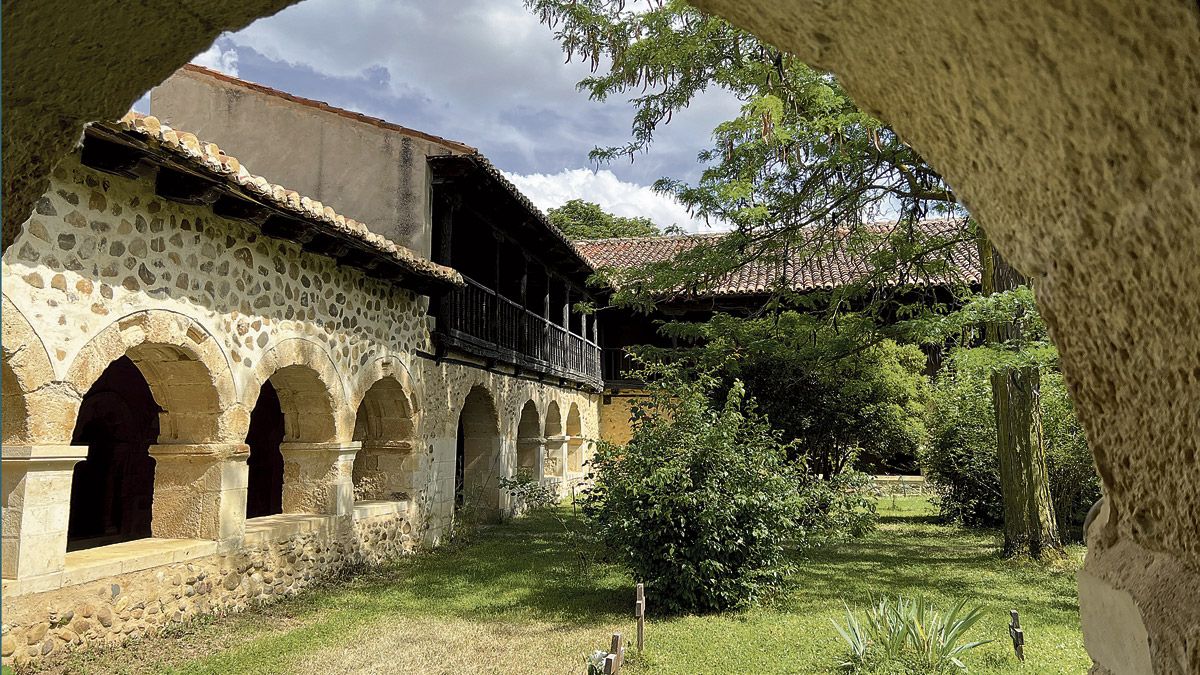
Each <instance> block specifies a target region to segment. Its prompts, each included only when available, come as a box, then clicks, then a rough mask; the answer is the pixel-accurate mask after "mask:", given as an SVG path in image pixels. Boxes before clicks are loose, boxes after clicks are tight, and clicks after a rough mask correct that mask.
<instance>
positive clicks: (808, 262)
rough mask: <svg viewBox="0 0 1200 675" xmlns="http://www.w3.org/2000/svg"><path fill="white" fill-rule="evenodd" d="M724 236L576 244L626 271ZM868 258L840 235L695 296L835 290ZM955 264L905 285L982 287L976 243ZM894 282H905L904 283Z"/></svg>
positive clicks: (928, 225) (953, 256)
mask: <svg viewBox="0 0 1200 675" xmlns="http://www.w3.org/2000/svg"><path fill="white" fill-rule="evenodd" d="M922 225H923V226H924V228H925V229H926V232H927V233H928V234H931V235H938V234H943V235H944V234H948V233H950V232H951V230H952V228H955V227H956V226H957V224H956V223H954V222H952V221H946V220H928V221H924V222H923V223H922ZM877 227H878V229H879V231H880V233H881V235H882V234H884V233H886V231H887V230H890V229H891V228H892V227H894V225H893V224H879V225H878V226H877ZM724 236H726V235H725V234H724V233H710V234H690V235H682V236H669V237H629V238H618V239H592V240H582V241H577V242H575V244H576V248H577V249H578V250H579V251H580V252H581V253H582V254H583V255H584V257H585V258H586V259H587V260H588V262H589V263H590V264H591V265H592V266H593V267H595V268H597V269H601V268H604V269H610V270H617V271H620V270H630V269H634V268H637V267H641V266H643V265H648V264H652V263H662V262H667V261H670V260H672V259H674V258H675V256H677V255H679V254H680V253H682V252H684V251H688V250H691V249H694V248H697V247H700V246H705V245H714V244H716V243H717V242H718V241H720V239H721V238H722V237H724ZM781 258H782V259H781ZM868 258H869V252H862V251H859V252H852V251H850V250H849V247H848V245H847V241H846V238H845V237H839V238H837V240H836V241H835V242H833V245H831V246H826V247H822V252H821V253H819V254H816V255H812V256H810V257H808V258H805V259H802V258H801V257H800V256H799V255H794V256H786V257H782V256H778V255H776V256H771V257H770V259H768V260H763V261H760V262H753V263H750V264H747V265H744V266H742V267H740V268H738V269H736V270H734V271H732V272H730V273H729V274H727V275H725V276H724V277H722V278H720V279H717V280H715V281H714V282H712V283H711V284H710V285H708V286H707V287H706V288H704V289H703V290H700V291H697V292H695V293H694V294H695V295H698V296H705V297H712V296H716V297H720V296H732V295H755V294H762V293H769V292H771V291H772V290H775V289H776V288H778V285H779V282H780V281H784V282H786V286H787V287H788V288H789V289H791V290H793V291H811V290H819V289H832V288H836V287H840V286H844V285H847V284H850V283H852V282H855V281H860V280H862V279H864V278H866V277H867V276H869V275H870V274H871V271H872V270H871V265H870V261H869V259H868ZM949 263H950V266H951V268H952V270H951V271H950V272H948V273H946V274H932V275H925V276H923V277H921V278H917V279H911V280H905V281H904V282H903V283H907V284H912V285H917V286H935V285H949V284H953V283H979V280H980V271H979V261H978V257H977V253H976V250H975V246H974V243H973V242H963V243H957V244H955V245H954V247H953V248H952V249H951V250H950V252H949ZM892 281H893V283H901V281H900V280H892Z"/></svg>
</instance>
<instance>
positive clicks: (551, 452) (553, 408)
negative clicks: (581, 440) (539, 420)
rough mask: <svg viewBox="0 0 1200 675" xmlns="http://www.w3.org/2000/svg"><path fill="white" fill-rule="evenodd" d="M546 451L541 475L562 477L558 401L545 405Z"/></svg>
mask: <svg viewBox="0 0 1200 675" xmlns="http://www.w3.org/2000/svg"><path fill="white" fill-rule="evenodd" d="M545 433H546V451H545V454H544V458H543V460H542V475H543V476H553V477H558V478H562V477H563V476H564V473H563V472H564V469H566V461H565V458H564V457H563V444H564V443H566V440H565V439H564V438H563V426H562V413H560V412H559V409H558V402H557V401H551V402H550V403H549V405H547V406H546V432H545Z"/></svg>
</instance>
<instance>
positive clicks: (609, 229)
mask: <svg viewBox="0 0 1200 675" xmlns="http://www.w3.org/2000/svg"><path fill="white" fill-rule="evenodd" d="M546 215H547V216H548V217H549V218H550V222H551V223H554V225H555V227H557V228H558V229H560V230H562V231H563V234H565V235H567V237H568V238H569V239H607V238H611V237H653V236H655V235H658V234H662V232H660V231H659V229H658V227H656V226H655V225H654V223H653V222H652V221H651V220H650V219H649V218H645V217H636V218H626V217H624V216H614V215H613V214H611V213H609V212H607V211H605V210H604V209H602V208H600V205H599V204H596V203H595V202H588V201H584V200H582V199H572V200H571V201H569V202H567V203H566V204H563V205H562V206H560V207H558V208H554V209H550V210H549V211H547V212H546Z"/></svg>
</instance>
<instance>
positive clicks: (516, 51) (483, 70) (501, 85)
mask: <svg viewBox="0 0 1200 675" xmlns="http://www.w3.org/2000/svg"><path fill="white" fill-rule="evenodd" d="M195 60H196V62H197V63H200V64H202V65H205V66H208V67H211V68H215V69H218V70H222V71H224V72H227V73H229V74H231V75H235V76H237V77H241V78H243V79H247V80H251V81H254V82H260V83H262V84H266V85H268V86H271V87H275V88H277V89H282V90H284V91H288V92H292V93H294V94H297V95H300V96H305V97H308V98H314V99H318V100H322V101H327V102H329V103H331V104H333V105H336V106H339V107H343V108H349V109H351V110H356V111H359V112H362V113H365V114H368V115H373V116H377V117H382V118H384V119H387V120H391V121H393V122H396V123H398V124H403V125H405V126H409V127H412V128H416V129H420V130H423V131H427V132H430V133H434V134H437V135H440V136H445V137H447V138H452V139H455V140H459V141H462V142H464V143H467V144H469V145H473V146H475V147H477V148H479V149H480V150H481V151H482V152H483V153H484V154H486V155H487V156H488V157H489V158H490V159H491V160H492V161H493V162H494V163H495V164H496V165H497V166H499V167H500V168H501V169H503V170H504V171H505V172H506V173H508V174H509V176H510V177H511V178H512V179H513V181H514V182H515V183H516V184H517V185H518V187H520V188H521V189H522V191H524V192H525V193H526V194H527V195H529V197H530V198H531V199H532V200H533V201H534V203H536V204H538V205H539V206H540V207H542V208H543V209H545V208H550V207H553V206H557V205H559V204H561V203H562V202H564V201H566V200H567V199H571V198H574V197H579V198H583V199H588V200H590V201H594V202H598V203H600V204H601V205H602V206H604V207H605V208H607V209H608V210H610V211H612V212H614V213H617V214H618V215H627V216H634V215H645V216H649V217H651V218H652V219H654V220H655V221H656V222H658V223H659V224H660V225H663V226H666V225H670V224H672V223H677V224H679V225H681V226H684V227H685V228H686V229H690V230H703V229H705V226H704V225H703V224H702V223H699V222H693V221H691V219H690V218H689V217H688V216H687V214H686V212H685V211H684V210H683V209H682V207H680V206H679V205H678V204H676V203H675V202H674V201H673V200H671V199H670V198H667V197H663V196H661V195H657V194H654V193H653V192H652V191H651V190H650V189H649V186H650V185H651V184H652V183H653V182H654V181H655V180H656V179H658V178H660V177H663V176H671V177H674V178H683V179H685V180H694V179H695V178H696V177H697V176H698V175H699V169H700V167H699V166H698V164H697V163H696V159H695V157H696V153H697V152H698V151H699V150H701V149H702V148H703V147H704V146H705V145H706V144H707V143H708V140H709V135H710V133H711V131H712V128H713V127H714V126H716V124H717V123H719V122H720V121H722V120H724V119H728V118H729V117H731V116H733V115H734V114H735V113H736V110H737V103H736V101H735V100H733V98H732V97H731V96H729V95H728V94H726V93H724V92H720V91H717V92H711V93H708V94H705V95H703V96H702V97H700V98H699V99H697V100H696V101H695V102H693V104H692V106H691V107H689V108H688V109H687V110H685V111H684V112H683V113H682V114H680V115H676V116H675V117H674V119H673V121H672V122H671V124H670V125H669V126H667V127H666V128H664V129H663V130H662V132H661V133H659V134H658V135H657V137H656V140H655V143H654V146H653V148H652V149H651V151H650V152H649V153H648V154H645V155H641V156H638V157H637V158H636V160H635V161H634V162H632V163H630V162H628V161H619V162H615V163H612V164H607V165H604V166H602V167H596V166H594V165H593V164H591V163H590V161H589V159H588V156H587V155H588V152H589V151H590V150H591V149H592V148H593V147H594V146H596V145H616V144H620V143H622V142H624V141H625V140H626V139H627V138H628V134H629V123H630V120H631V117H632V114H633V109H632V106H630V105H629V104H628V102H627V101H626V100H624V99H623V98H622V99H620V100H610V101H606V102H604V103H599V102H595V101H591V100H589V98H588V96H587V94H585V93H583V92H580V91H577V90H576V86H575V85H576V83H577V82H578V81H579V80H580V79H581V78H583V77H585V76H587V75H588V74H589V69H588V67H587V66H586V65H585V64H581V63H564V55H563V53H562V51H561V50H560V48H559V46H558V43H557V42H556V41H555V40H554V37H553V34H552V32H551V30H550V29H549V28H547V27H546V26H544V25H541V24H540V23H539V22H538V21H537V18H536V17H535V16H533V15H532V14H531V13H529V12H528V11H527V10H526V9H525V8H524V6H523V5H522V3H521V1H520V0H444V1H442V2H423V1H419V0H407V1H397V0H305V1H304V2H301V3H299V4H297V5H294V6H292V7H290V8H288V9H285V10H284V11H282V12H280V13H279V14H276V15H275V16H272V17H268V18H265V19H261V20H259V21H257V22H255V23H254V24H252V25H250V26H248V27H247V28H245V29H243V30H241V31H239V32H237V33H232V34H226V35H222V36H221V37H220V38H218V39H217V41H216V42H215V43H214V44H213V46H212V47H211V48H210V49H208V50H207V51H205V52H204V53H202V54H200V55H198V56H197V58H196V59H195ZM233 150H234V151H235V154H236V149H233ZM250 168H251V169H253V167H250Z"/></svg>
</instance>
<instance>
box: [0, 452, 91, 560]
mask: <svg viewBox="0 0 1200 675" xmlns="http://www.w3.org/2000/svg"><path fill="white" fill-rule="evenodd" d="M87 451H88V449H87V446H86V445H6V446H4V447H3V454H2V455H0V457H2V458H3V462H2V466H0V469H2V471H0V473H3V481H2V482H3V484H4V517H3V520H4V533H3V551H2V552H0V556H2V559H3V576H4V578H5V579H27V578H29V577H36V576H41V575H44V574H52V573H55V572H61V571H62V570H63V557H64V556H65V555H66V552H67V522H68V520H69V518H70V514H71V475H72V472H73V471H74V468H75V464H76V463H77V462H79V461H80V460H82V459H84V458H86V457H87Z"/></svg>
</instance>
